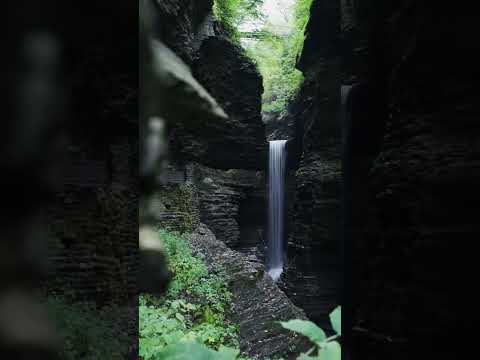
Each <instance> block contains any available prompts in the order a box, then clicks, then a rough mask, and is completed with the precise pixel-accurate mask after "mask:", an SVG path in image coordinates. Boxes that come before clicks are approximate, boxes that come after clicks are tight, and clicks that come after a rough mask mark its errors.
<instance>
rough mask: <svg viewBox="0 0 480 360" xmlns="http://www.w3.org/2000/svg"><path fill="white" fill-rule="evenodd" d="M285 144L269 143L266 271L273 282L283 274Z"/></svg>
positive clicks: (283, 142) (283, 141)
mask: <svg viewBox="0 0 480 360" xmlns="http://www.w3.org/2000/svg"><path fill="white" fill-rule="evenodd" d="M286 142H287V141H286V140H275V141H270V159H269V178H268V185H269V187H268V188H269V201H268V234H269V235H268V254H267V261H268V263H267V269H268V274H269V275H270V276H271V277H272V279H273V280H275V281H276V280H278V278H279V277H280V275H281V274H282V272H283V226H284V224H283V220H284V219H283V209H284V207H283V203H284V199H285V190H284V188H285V159H286V149H285V144H286Z"/></svg>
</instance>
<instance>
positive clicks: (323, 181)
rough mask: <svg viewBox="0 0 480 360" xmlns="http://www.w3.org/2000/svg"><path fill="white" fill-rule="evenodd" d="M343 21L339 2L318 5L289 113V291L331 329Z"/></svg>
mask: <svg viewBox="0 0 480 360" xmlns="http://www.w3.org/2000/svg"><path fill="white" fill-rule="evenodd" d="M339 16H340V7H339V4H338V3H337V2H336V1H314V2H313V5H312V8H311V17H310V20H309V23H308V26H307V30H306V34H307V36H306V40H305V44H304V48H303V52H302V54H301V57H300V59H299V62H298V67H299V69H300V70H301V71H302V72H303V73H304V76H305V81H304V83H303V85H302V88H301V89H300V92H299V95H298V97H297V99H296V100H295V101H294V103H293V104H291V105H290V108H289V112H290V116H292V117H293V118H294V120H295V124H296V125H295V135H294V138H293V139H292V140H291V141H290V142H289V146H288V150H289V159H290V161H289V164H290V166H292V167H294V168H296V174H295V183H296V190H295V198H294V205H293V211H292V216H293V219H292V220H291V221H292V222H293V224H292V230H291V232H290V234H289V242H288V249H287V257H288V265H287V272H286V278H285V281H286V289H287V292H288V294H289V296H291V298H292V299H293V301H294V302H295V303H296V304H297V305H299V306H300V307H302V308H303V309H305V311H306V313H307V314H308V316H309V317H311V318H313V319H315V320H317V321H318V322H319V323H320V324H321V326H323V327H325V328H328V327H329V320H328V314H329V312H330V311H331V310H333V308H334V307H335V306H337V305H338V304H339V303H340V287H341V282H342V278H341V274H342V266H341V259H342V256H343V254H342V251H341V249H342V247H341V246H342V237H341V231H340V230H341V226H342V214H341V196H342V192H341V186H342V175H341V171H342V170H341V124H340V71H339V70H340V59H339V55H340V54H339V46H338V44H339V39H338V37H339V31H340V27H339Z"/></svg>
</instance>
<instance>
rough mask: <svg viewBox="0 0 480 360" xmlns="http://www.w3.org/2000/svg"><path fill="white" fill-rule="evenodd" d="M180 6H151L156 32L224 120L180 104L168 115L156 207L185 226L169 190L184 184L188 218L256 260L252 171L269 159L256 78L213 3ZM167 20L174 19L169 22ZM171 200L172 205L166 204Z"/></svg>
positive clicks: (257, 183) (261, 197) (259, 235)
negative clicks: (166, 158) (165, 164)
mask: <svg viewBox="0 0 480 360" xmlns="http://www.w3.org/2000/svg"><path fill="white" fill-rule="evenodd" d="M178 5H179V2H166V3H164V4H162V5H160V7H159V8H156V14H157V15H158V24H160V30H158V33H157V37H158V38H159V39H161V40H162V41H165V43H166V44H167V45H169V46H170V47H172V49H174V50H175V51H176V52H177V55H179V56H180V57H182V58H183V60H184V61H185V62H186V63H187V64H188V65H189V67H190V71H191V73H192V75H193V76H194V77H195V78H196V80H197V81H198V82H199V83H200V84H201V85H202V86H203V87H204V88H205V90H207V91H208V92H209V94H210V95H212V96H213V97H214V98H215V100H216V101H217V102H218V105H219V106H221V107H222V108H223V110H224V111H225V113H226V114H227V115H228V118H225V119H214V120H210V119H203V118H201V115H199V114H198V113H196V112H191V113H190V114H187V115H185V116H184V112H183V109H177V111H176V112H175V113H173V114H172V118H171V119H170V120H171V121H170V122H169V151H170V161H171V166H170V168H168V169H167V171H166V174H165V176H166V182H167V183H168V182H170V184H169V185H167V184H165V186H162V187H161V188H160V189H159V190H158V198H162V197H163V198H164V199H165V201H163V204H162V205H161V206H160V202H159V201H157V202H156V206H157V207H161V208H162V215H160V217H162V221H161V222H160V223H161V224H163V225H166V226H168V227H170V228H172V227H173V228H176V229H177V230H181V231H184V230H186V229H185V228H184V226H183V225H184V224H185V222H184V220H185V213H186V211H185V210H182V206H183V205H181V204H182V201H181V199H180V198H179V197H176V196H175V194H176V193H179V192H181V189H180V188H181V187H184V186H185V185H184V183H189V184H190V185H189V186H191V191H192V194H193V197H194V198H195V200H194V201H193V200H192V201H190V202H189V203H190V204H191V205H192V206H190V209H192V211H190V212H189V213H191V214H189V215H188V217H189V218H190V217H192V218H194V219H197V218H198V219H199V220H201V221H202V222H204V223H206V224H207V225H208V226H209V227H210V228H211V230H212V231H213V232H214V233H215V234H216V236H217V238H218V239H219V240H222V241H224V242H226V243H227V244H228V245H229V246H232V247H234V248H243V249H244V250H245V251H246V252H250V253H251V254H252V256H255V254H257V255H258V257H261V256H262V254H263V240H262V239H263V231H264V227H265V222H264V220H265V214H264V213H263V211H262V210H264V209H266V204H265V202H266V201H265V181H264V175H263V174H262V173H261V172H258V171H259V170H262V169H264V168H265V166H266V163H267V142H266V140H265V128H264V124H263V123H262V120H261V93H262V78H261V76H260V74H259V72H258V70H257V69H256V67H255V65H254V64H253V62H252V61H251V60H250V59H249V58H248V57H247V56H246V55H245V53H244V50H242V48H241V47H239V46H238V45H236V44H234V43H233V42H232V41H231V40H229V39H227V38H226V37H225V36H223V32H222V29H221V26H220V25H219V24H218V23H217V22H216V21H215V20H214V18H213V16H212V14H211V6H212V2H211V1H205V2H204V4H203V5H202V4H200V3H198V2H196V3H195V4H193V2H189V3H185V4H184V5H185V6H183V7H179V6H178ZM197 7H198V9H197ZM195 9H196V10H195ZM199 9H200V10H201V11H200V10H199ZM171 22H175V23H177V22H178V24H171V26H168V24H170V23H171ZM177 47H179V48H181V49H180V50H178V49H177ZM185 96H187V95H185ZM187 172H188V173H190V172H191V174H192V175H191V176H192V179H191V180H190V179H189V180H188V181H185V180H181V179H180V181H178V182H177V183H176V184H175V180H174V179H173V178H178V177H179V176H180V177H181V176H183V175H181V173H187ZM177 175H178V176H177ZM172 179H173V181H171V180H172ZM182 184H183V185H182ZM176 198H177V199H178V202H177V204H172V202H174V200H175V199H176ZM167 199H170V200H168V201H166V200H167ZM167 202H169V203H170V204H167ZM167 207H169V208H167ZM249 207H250V208H255V209H257V210H258V211H257V212H258V214H257V215H258V216H251V214H250V213H249V211H248V208H249ZM167 219H169V220H167ZM182 224H183V225H182ZM196 224H197V223H196V222H195V221H193V222H192V223H191V225H196ZM188 227H189V228H190V226H188ZM242 243H243V245H242ZM257 247H258V249H259V250H258V251H257Z"/></svg>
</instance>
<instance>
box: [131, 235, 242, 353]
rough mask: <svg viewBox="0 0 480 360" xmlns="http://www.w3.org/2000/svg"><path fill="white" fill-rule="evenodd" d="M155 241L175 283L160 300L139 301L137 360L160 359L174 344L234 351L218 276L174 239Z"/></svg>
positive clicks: (234, 332)
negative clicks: (165, 259)
mask: <svg viewBox="0 0 480 360" xmlns="http://www.w3.org/2000/svg"><path fill="white" fill-rule="evenodd" d="M159 237H160V239H161V241H162V242H163V243H164V246H165V249H166V253H167V256H168V258H169V267H170V270H171V271H172V273H173V274H174V277H173V280H172V283H171V286H170V288H169V289H168V291H167V294H166V295H165V296H164V297H162V298H158V297H156V296H154V295H151V294H143V295H141V296H140V304H139V322H140V324H139V329H140V355H141V356H142V358H143V359H145V360H148V359H159V358H164V356H167V355H160V354H162V353H163V352H164V351H167V350H168V349H170V348H171V346H176V344H178V343H189V342H198V343H199V344H204V345H206V346H207V347H208V348H210V349H211V350H212V351H213V349H219V350H220V349H223V347H224V346H231V347H238V329H237V326H236V325H235V324H233V323H231V322H230V321H229V320H228V316H227V314H228V311H229V310H230V306H231V300H232V294H231V293H230V291H229V290H228V288H227V285H226V280H225V278H224V276H223V274H222V273H220V272H219V273H217V274H212V273H209V271H208V269H207V267H206V265H205V263H204V261H203V260H202V259H201V258H199V257H194V256H193V255H192V251H191V249H190V247H189V245H188V243H187V242H186V240H185V239H184V238H182V237H181V236H180V235H179V234H175V233H170V232H167V231H165V230H159ZM175 348H177V347H175ZM194 348H197V347H194ZM168 351H173V350H168ZM222 351H223V352H225V351H226V350H225V349H224V350H222ZM167 353H170V352H167ZM204 353H209V352H205V351H204ZM160 356H163V357H160ZM175 359H177V358H175ZM179 359H181V357H179Z"/></svg>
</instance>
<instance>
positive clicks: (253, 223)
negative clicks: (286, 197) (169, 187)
mask: <svg viewBox="0 0 480 360" xmlns="http://www.w3.org/2000/svg"><path fill="white" fill-rule="evenodd" d="M195 183H196V186H197V189H198V196H199V206H200V218H201V221H202V222H203V223H205V224H206V225H207V226H208V227H209V228H210V229H211V230H212V231H213V232H214V234H215V236H216V238H217V239H218V240H221V241H223V242H224V243H225V244H227V245H228V246H229V247H231V248H234V249H237V250H241V251H242V252H245V253H250V254H251V255H252V256H254V257H256V258H257V259H258V260H261V259H262V257H263V250H264V249H263V248H264V246H265V245H266V232H265V228H266V211H267V199H266V191H265V187H266V179H265V175H264V173H263V172H261V171H251V170H241V169H231V170H226V171H225V170H217V169H212V168H208V167H205V166H201V165H196V166H195Z"/></svg>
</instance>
